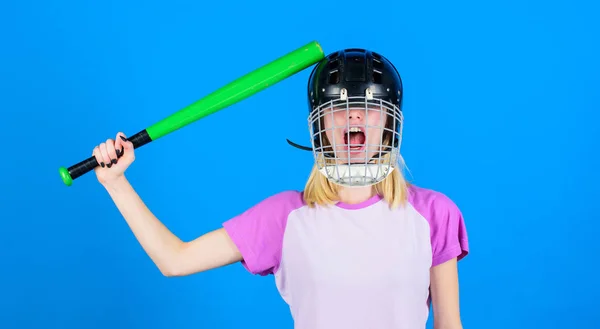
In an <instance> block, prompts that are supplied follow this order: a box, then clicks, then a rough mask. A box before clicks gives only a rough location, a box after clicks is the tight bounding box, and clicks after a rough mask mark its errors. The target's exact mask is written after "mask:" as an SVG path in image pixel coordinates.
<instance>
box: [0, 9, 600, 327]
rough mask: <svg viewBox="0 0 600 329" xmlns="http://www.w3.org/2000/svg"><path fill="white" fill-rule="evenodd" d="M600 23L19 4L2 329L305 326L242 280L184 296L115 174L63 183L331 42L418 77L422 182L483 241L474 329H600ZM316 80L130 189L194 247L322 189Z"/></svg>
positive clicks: (447, 12)
mask: <svg viewBox="0 0 600 329" xmlns="http://www.w3.org/2000/svg"><path fill="white" fill-rule="evenodd" d="M263 6H264V7H263ZM261 8H262V9H261ZM598 9H599V8H598V5H595V4H593V3H592V1H587V2H585V1H572V2H569V1H462V2H456V1H411V2H408V1H384V2H381V1H380V2H373V4H370V5H369V4H367V3H366V2H364V1H363V2H358V1H347V2H327V3H319V2H317V1H314V0H311V1H302V2H291V3H286V2H274V1H273V2H266V1H262V2H242V1H237V2H222V1H211V2H207V3H205V4H200V2H199V1H180V0H174V1H171V2H170V3H169V4H167V3H166V2H164V1H163V2H160V1H144V2H143V1H126V2H118V1H101V2H98V1H25V0H22V1H8V2H3V4H2V5H0V31H1V32H0V33H1V38H0V41H1V42H0V111H1V113H2V119H0V133H1V134H2V136H1V137H2V142H3V143H2V161H0V168H1V170H2V172H3V174H4V175H3V179H2V189H1V192H0V210H1V212H0V218H1V226H0V328H3V329H9V328H10V329H12V328H21V329H23V328H61V329H70V328H78V329H80V328H291V327H292V321H291V318H290V316H289V311H288V308H287V307H286V305H285V304H284V303H283V301H282V300H281V299H280V297H279V295H278V294H277V291H276V289H275V286H274V282H273V277H272V276H269V277H259V276H252V275H250V274H248V273H246V272H245V271H244V270H243V268H242V267H241V266H240V265H239V264H236V265H232V266H228V267H225V268H220V269H216V270H213V271H210V272H206V273H202V274H198V275H193V276H189V277H183V278H165V277H163V276H161V274H160V272H159V271H158V270H157V268H156V267H155V266H154V264H153V263H152V262H151V261H150V259H149V258H148V257H147V255H146V254H145V253H144V251H143V250H142V249H141V248H140V246H139V244H138V243H137V241H136V240H135V238H134V237H133V235H132V234H131V232H130V230H129V228H128V227H127V225H126V224H125V222H124V220H123V219H122V218H121V217H120V215H119V213H118V212H117V210H116V208H115V207H114V206H113V203H112V202H111V200H110V199H109V197H108V195H107V194H106V193H105V191H104V190H103V189H102V188H101V186H100V185H99V184H98V183H97V181H96V178H95V177H94V175H93V174H90V175H86V176H84V177H82V178H80V179H78V180H76V181H75V183H74V185H73V186H71V187H66V186H65V185H63V183H62V181H61V180H60V178H59V175H58V172H57V169H58V167H59V166H69V165H72V164H74V163H76V162H78V161H80V160H82V159H84V158H87V157H88V156H90V155H91V151H92V148H93V146H94V145H96V144H98V143H100V142H102V141H103V140H105V139H106V138H109V137H113V136H114V134H115V133H116V132H117V131H119V130H122V131H124V132H125V133H127V134H129V135H131V134H133V133H135V132H137V131H139V130H141V129H143V128H145V127H147V126H149V125H151V124H152V123H154V122H156V121H157V120H159V119H162V118H163V117H165V116H167V115H169V114H171V113H173V112H174V111H176V110H178V109H180V108H182V107H184V106H186V105H188V104H190V103H192V102H194V101H196V100H198V99H199V98H201V97H202V96H204V95H206V94H208V93H209V92H211V91H213V90H215V89H217V88H218V87H220V86H222V85H224V84H226V83H228V82H230V81H231V80H233V79H235V78H237V77H239V76H240V75H241V74H244V73H246V72H249V71H251V70H253V69H255V68H257V67H259V66H261V65H263V64H266V63H268V62H269V61H270V60H272V59H275V58H277V57H279V56H281V55H283V54H285V53H287V52H289V51H291V50H293V49H296V48H297V47H299V46H301V45H304V44H305V43H307V42H309V41H312V40H318V41H319V42H320V43H321V44H322V46H323V47H324V49H325V51H326V52H327V53H328V52H331V51H334V50H337V49H341V48H345V47H365V48H370V49H373V50H376V51H378V52H380V53H382V54H384V55H385V56H387V57H388V58H390V59H391V60H392V61H393V62H394V63H395V64H396V66H397V67H398V69H399V70H400V72H401V74H402V76H403V79H404V82H405V87H406V98H405V108H404V110H405V116H406V128H405V135H404V144H403V155H404V157H405V159H406V161H407V164H408V167H409V169H410V173H411V176H410V177H409V178H410V180H411V181H413V182H414V183H416V184H418V185H421V186H423V187H427V188H433V189H436V190H439V191H442V192H444V193H445V194H447V195H448V196H450V197H451V198H452V199H453V200H454V201H455V202H456V203H457V204H458V205H459V207H460V208H461V210H462V211H463V213H464V215H465V218H466V221H467V225H468V230H469V237H470V244H471V249H472V252H471V255H470V256H469V257H468V258H466V259H465V261H464V262H461V265H460V278H461V283H460V286H461V310H462V317H463V323H464V326H465V328H486V329H496V328H502V329H506V328H579V329H584V328H597V314H598V313H597V310H598V307H599V306H600V304H599V303H598V301H597V300H598V299H597V296H598V295H599V294H600V287H599V285H598V280H597V272H596V270H595V266H596V263H597V259H598V252H599V251H600V249H599V248H598V238H597V234H598V230H599V229H600V224H599V223H600V221H599V219H600V216H598V211H600V203H597V201H598V197H599V193H598V186H599V184H600V175H599V174H598V168H599V167H600V157H599V156H598V154H597V153H598V150H599V149H600V148H599V147H598V146H599V145H598V144H599V143H598V142H599V141H600V129H598V121H599V119H600V115H599V114H598V111H599V109H600V101H599V100H598V90H599V88H600V65H599V64H598V63H599V61H598V58H600V52H599V49H598V48H599V43H600V42H599V39H598V32H599V23H598V21H597V17H598ZM308 74H309V70H305V71H303V72H301V73H299V74H297V75H295V76H294V77H292V78H289V79H287V80H285V81H283V82H281V83H279V84H277V85H275V86H273V87H271V88H269V89H267V90H265V91H263V92H261V93H259V94H257V95H255V96H253V97H252V98H249V99H246V100H244V101H243V102H241V103H238V104H236V105H234V106H232V107H230V108H228V109H227V110H224V111H221V112H218V113H216V114H213V115H211V116H209V117H207V118H205V119H204V120H202V121H199V122H197V123H194V124H193V125H190V126H188V127H186V128H185V129H182V130H179V131H177V132H176V133H173V134H172V135H169V136H167V137H165V138H163V139H160V140H158V141H156V142H153V143H152V144H151V145H148V146H146V147H144V148H142V149H140V150H139V151H138V152H137V160H136V162H135V163H134V164H133V166H132V167H131V168H130V170H129V171H128V177H129V178H130V180H131V181H132V183H133V184H134V186H135V188H136V189H137V191H138V192H139V193H140V195H141V196H142V198H143V199H144V201H146V202H147V204H148V206H149V207H150V208H151V210H152V211H153V212H154V213H155V214H156V215H157V216H158V217H159V218H160V219H161V220H162V221H163V222H164V223H165V224H166V225H167V226H168V227H169V228H170V229H171V230H172V231H173V232H174V233H176V234H177V235H178V236H180V237H181V238H182V239H184V240H191V239H193V238H195V237H197V236H198V235H200V234H202V233H205V232H207V231H209V230H213V229H215V228H218V227H219V226H220V224H221V223H222V222H223V221H225V220H227V219H228V218H230V217H232V216H234V215H236V214H238V213H239V212H241V211H243V210H245V209H246V208H247V207H250V206H251V205H253V204H254V203H256V202H258V201H260V200H262V199H263V198H265V197H267V196H268V195H271V194H273V193H277V192H279V191H281V190H283V189H302V188H303V186H304V183H305V180H306V178H307V177H308V173H309V170H310V168H311V165H312V157H311V154H310V153H308V152H304V151H300V150H296V149H293V148H291V147H290V146H288V145H287V143H286V142H285V138H291V139H293V140H295V141H297V142H302V143H307V142H308V132H307V127H306V114H307V113H306V110H307V107H306V99H305V85H306V80H307V77H308ZM208 252H210V251H208ZM429 325H430V326H431V321H430V324H429Z"/></svg>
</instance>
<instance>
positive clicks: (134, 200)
mask: <svg viewBox="0 0 600 329" xmlns="http://www.w3.org/2000/svg"><path fill="white" fill-rule="evenodd" d="M104 187H105V189H106V190H107V192H108V194H109V195H110V197H111V198H112V200H113V202H114V203H115V205H116V206H117V208H118V210H119V211H120V212H121V215H122V216H123V217H124V219H125V221H126V222H127V224H128V225H129V228H130V229H131V230H132V232H133V234H134V235H135V237H136V238H137V240H138V241H139V243H140V244H141V246H142V248H143V249H144V250H145V251H146V253H147V254H148V256H149V257H150V258H151V259H152V261H153V262H154V263H155V264H156V266H157V267H158V268H159V270H160V271H161V272H162V273H163V274H164V275H171V273H172V272H173V271H174V269H173V267H174V266H175V265H176V261H177V259H178V254H179V252H180V250H181V248H182V246H183V242H182V241H181V240H180V239H179V238H178V237H177V236H175V235H174V234H173V233H172V232H171V231H169V229H168V228H167V227H166V226H165V225H164V224H163V223H162V222H160V221H159V220H158V218H156V216H154V214H153V213H152V212H151V211H150V210H149V209H148V207H147V206H146V205H145V204H144V202H143V201H142V199H141V198H140V196H139V195H138V194H137V192H136V191H135V190H134V188H133V187H132V186H131V184H130V183H129V181H128V180H127V179H126V178H125V177H124V176H122V177H121V178H120V179H119V180H117V181H115V182H111V183H110V184H107V185H104Z"/></svg>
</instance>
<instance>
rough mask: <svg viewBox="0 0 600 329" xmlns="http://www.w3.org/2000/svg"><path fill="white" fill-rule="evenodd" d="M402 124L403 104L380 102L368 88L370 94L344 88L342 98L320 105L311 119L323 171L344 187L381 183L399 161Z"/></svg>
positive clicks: (312, 137) (314, 109) (315, 144)
mask: <svg viewBox="0 0 600 329" xmlns="http://www.w3.org/2000/svg"><path fill="white" fill-rule="evenodd" d="M356 116H360V118H359V119H358V120H351V119H352V118H355V117H356ZM402 124H403V116H402V111H401V110H400V107H399V106H398V105H397V104H394V103H391V102H389V101H386V100H383V99H380V98H374V97H373V96H372V94H370V92H369V90H368V89H367V91H366V93H365V96H346V94H345V90H342V92H341V97H340V98H337V99H333V100H330V101H327V102H325V103H323V104H319V105H317V106H315V107H314V108H313V111H312V112H311V113H310V115H309V117H308V125H309V130H310V135H311V142H312V149H313V156H314V159H315V162H316V165H317V167H318V169H319V171H320V172H321V173H322V174H323V175H325V177H327V179H329V180H330V181H332V182H334V183H336V184H339V185H342V186H348V187H354V186H369V185H373V184H377V183H379V182H381V181H382V180H384V179H385V178H386V177H387V176H388V175H390V174H391V173H392V171H393V170H394V168H396V167H397V164H398V162H399V158H400V145H401V142H402Z"/></svg>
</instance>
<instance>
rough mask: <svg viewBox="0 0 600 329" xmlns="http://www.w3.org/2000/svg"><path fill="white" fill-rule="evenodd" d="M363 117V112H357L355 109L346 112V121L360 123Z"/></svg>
mask: <svg viewBox="0 0 600 329" xmlns="http://www.w3.org/2000/svg"><path fill="white" fill-rule="evenodd" d="M363 117H364V111H361V110H357V109H350V110H348V120H351V121H360V120H362V119H363Z"/></svg>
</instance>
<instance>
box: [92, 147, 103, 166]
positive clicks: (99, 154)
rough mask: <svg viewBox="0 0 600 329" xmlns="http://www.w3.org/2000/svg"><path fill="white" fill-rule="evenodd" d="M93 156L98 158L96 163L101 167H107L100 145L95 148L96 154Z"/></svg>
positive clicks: (93, 153)
mask: <svg viewBox="0 0 600 329" xmlns="http://www.w3.org/2000/svg"><path fill="white" fill-rule="evenodd" d="M92 155H93V156H94V157H95V158H96V162H98V165H99V166H100V167H102V168H104V167H106V164H105V163H104V159H103V158H102V153H101V152H100V145H98V146H96V147H94V152H92Z"/></svg>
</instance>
